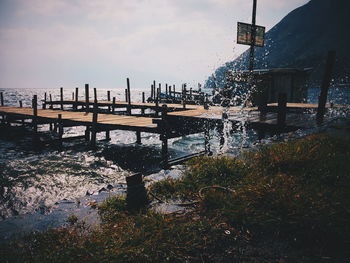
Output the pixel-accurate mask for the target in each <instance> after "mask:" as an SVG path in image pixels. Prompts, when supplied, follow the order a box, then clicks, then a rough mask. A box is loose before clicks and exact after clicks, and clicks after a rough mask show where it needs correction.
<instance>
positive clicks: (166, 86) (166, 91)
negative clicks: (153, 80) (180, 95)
mask: <svg viewBox="0 0 350 263" xmlns="http://www.w3.org/2000/svg"><path fill="white" fill-rule="evenodd" d="M165 95H166V96H168V84H167V83H166V84H165Z"/></svg>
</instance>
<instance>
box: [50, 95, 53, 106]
mask: <svg viewBox="0 0 350 263" xmlns="http://www.w3.org/2000/svg"><path fill="white" fill-rule="evenodd" d="M50 109H51V110H52V109H53V103H52V95H51V94H50Z"/></svg>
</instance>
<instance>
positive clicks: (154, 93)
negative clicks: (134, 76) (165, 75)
mask: <svg viewBox="0 0 350 263" xmlns="http://www.w3.org/2000/svg"><path fill="white" fill-rule="evenodd" d="M153 96H154V97H153V101H155V100H156V96H157V94H156V81H155V80H153Z"/></svg>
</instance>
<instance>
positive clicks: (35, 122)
mask: <svg viewBox="0 0 350 263" xmlns="http://www.w3.org/2000/svg"><path fill="white" fill-rule="evenodd" d="M32 108H33V118H32V126H33V131H34V133H33V146H34V148H36V147H37V146H38V141H39V138H38V119H37V116H38V96H37V95H34V96H33V99H32Z"/></svg>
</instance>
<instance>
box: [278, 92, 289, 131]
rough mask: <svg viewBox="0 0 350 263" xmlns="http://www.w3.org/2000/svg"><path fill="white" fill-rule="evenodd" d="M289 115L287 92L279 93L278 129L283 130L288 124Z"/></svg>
mask: <svg viewBox="0 0 350 263" xmlns="http://www.w3.org/2000/svg"><path fill="white" fill-rule="evenodd" d="M286 115H287V94H286V93H280V94H279V95H278V113H277V129H278V131H282V130H283V129H284V127H285V126H286Z"/></svg>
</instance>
